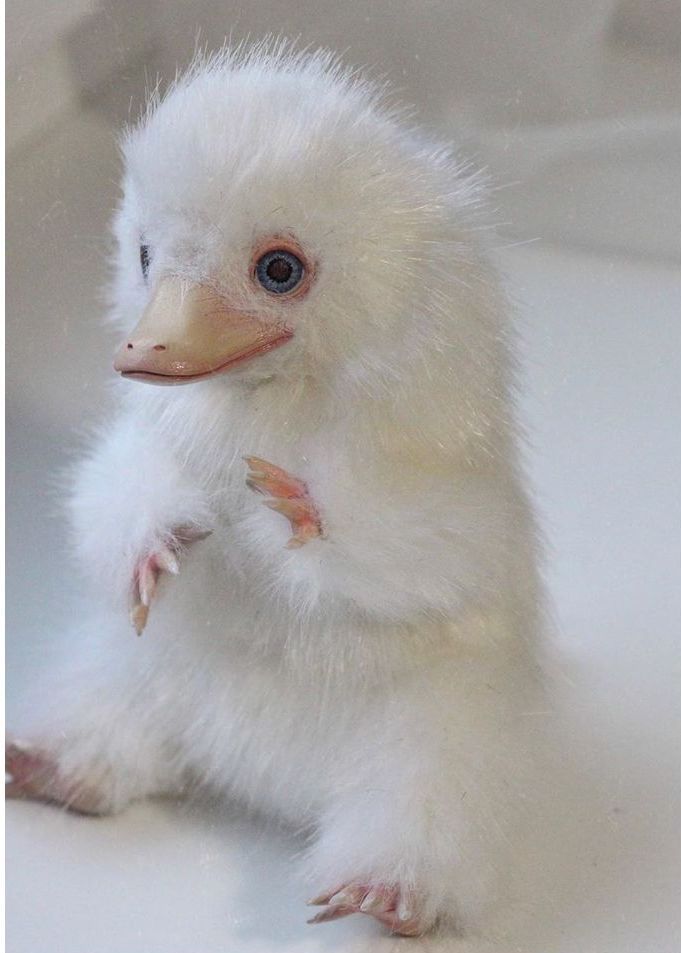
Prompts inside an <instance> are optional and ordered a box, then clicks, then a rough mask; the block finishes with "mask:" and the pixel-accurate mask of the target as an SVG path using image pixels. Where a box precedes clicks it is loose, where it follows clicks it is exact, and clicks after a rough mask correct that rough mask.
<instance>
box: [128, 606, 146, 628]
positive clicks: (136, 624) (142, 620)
mask: <svg viewBox="0 0 681 953" xmlns="http://www.w3.org/2000/svg"><path fill="white" fill-rule="evenodd" d="M148 618H149V606H145V605H144V604H143V603H141V602H138V603H137V605H136V606H133V607H132V609H131V610H130V621H131V623H132V625H133V628H134V630H135V632H136V633H137V634H138V635H141V634H142V633H143V632H144V627H145V626H146V624H147V619H148Z"/></svg>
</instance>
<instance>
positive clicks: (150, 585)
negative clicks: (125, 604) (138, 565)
mask: <svg viewBox="0 0 681 953" xmlns="http://www.w3.org/2000/svg"><path fill="white" fill-rule="evenodd" d="M157 572H158V570H155V569H154V568H153V567H152V566H151V565H150V562H149V561H147V562H146V563H145V564H144V565H143V566H142V569H141V570H140V574H139V582H138V586H139V591H140V602H141V603H142V605H143V606H146V607H147V608H149V606H150V605H151V600H152V599H153V598H154V595H155V594H156V577H157Z"/></svg>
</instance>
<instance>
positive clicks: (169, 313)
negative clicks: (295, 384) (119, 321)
mask: <svg viewBox="0 0 681 953" xmlns="http://www.w3.org/2000/svg"><path fill="white" fill-rule="evenodd" d="M292 337H293V331H292V330H291V329H290V328H288V327H287V326H286V325H283V324H271V323H265V322H264V321H262V320H260V319H259V318H257V317H256V316H255V315H253V314H251V313H249V312H246V311H239V310H237V309H235V308H231V307H230V306H229V304H228V302H227V301H226V300H225V299H224V298H223V297H221V296H220V295H219V294H217V292H216V291H215V290H214V289H213V288H209V287H207V286H205V285H188V284H187V283H186V282H185V281H182V280H181V279H180V278H174V277H169V278H164V279H162V280H161V282H160V283H159V285H158V288H157V289H156V292H155V294H154V296H153V298H152V299H151V301H150V302H149V304H148V306H147V307H146V309H145V311H144V313H143V315H142V318H141V320H140V322H139V324H138V325H137V327H136V328H135V329H134V331H133V332H132V334H131V335H130V336H129V337H128V338H127V339H126V340H125V341H124V342H123V344H122V345H121V347H120V348H119V350H118V353H117V354H116V358H115V360H114V370H116V371H118V372H119V373H120V374H121V375H122V376H123V377H130V378H132V379H134V380H139V381H147V382H148V383H150V384H188V383H190V382H191V381H195V380H201V379H202V378H205V377H210V376H212V375H213V374H219V373H222V372H223V371H228V370H231V369H232V368H233V367H235V366H236V365H239V364H241V363H243V362H244V361H247V360H249V359H250V358H252V357H255V356H256V355H258V354H265V353H267V352H268V351H271V350H273V349H274V348H275V347H279V346H280V345H282V344H285V343H286V341H289V340H290V339H291V338H292Z"/></svg>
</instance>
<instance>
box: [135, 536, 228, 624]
mask: <svg viewBox="0 0 681 953" xmlns="http://www.w3.org/2000/svg"><path fill="white" fill-rule="evenodd" d="M209 535H210V534H209V533H206V532H204V531H202V530H198V529H196V528H195V527H192V526H179V527H177V528H175V529H174V530H171V532H170V533H169V534H168V535H167V536H166V537H165V538H164V540H163V541H162V542H160V543H159V545H158V546H157V547H156V548H155V549H154V550H153V551H152V552H150V553H147V554H146V555H145V556H143V557H142V558H141V559H139V560H138V562H137V565H136V566H135V570H134V572H133V579H132V592H131V605H130V621H131V622H132V624H133V626H134V628H135V631H136V632H137V634H138V635H141V634H142V632H143V631H144V627H145V626H146V624H147V619H148V617H149V609H150V607H151V603H152V602H153V600H154V598H155V596H156V592H157V589H158V583H159V579H160V576H161V573H164V572H166V573H170V575H171V576H176V575H177V574H178V573H179V571H180V563H179V556H180V554H181V553H182V551H183V549H184V547H185V546H187V545H188V544H189V543H192V542H195V541H196V540H199V539H205V538H206V536H209Z"/></svg>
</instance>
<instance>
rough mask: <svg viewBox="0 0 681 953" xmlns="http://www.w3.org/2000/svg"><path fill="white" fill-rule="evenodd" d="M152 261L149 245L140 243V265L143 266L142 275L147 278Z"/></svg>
mask: <svg viewBox="0 0 681 953" xmlns="http://www.w3.org/2000/svg"><path fill="white" fill-rule="evenodd" d="M150 263H151V255H150V253H149V246H148V245H140V265H141V266H142V277H143V278H146V277H147V274H148V273H149V265H150Z"/></svg>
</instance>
